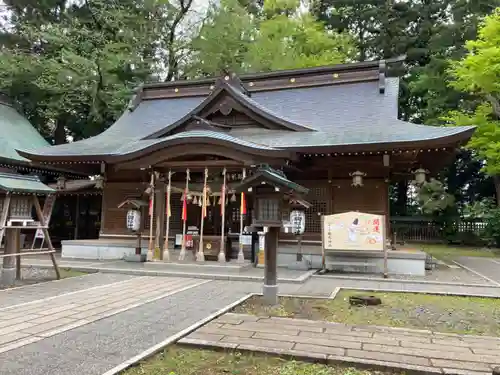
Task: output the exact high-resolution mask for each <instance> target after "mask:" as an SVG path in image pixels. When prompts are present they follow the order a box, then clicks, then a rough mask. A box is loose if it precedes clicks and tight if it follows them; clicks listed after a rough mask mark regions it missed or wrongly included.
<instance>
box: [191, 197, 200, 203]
mask: <svg viewBox="0 0 500 375" xmlns="http://www.w3.org/2000/svg"><path fill="white" fill-rule="evenodd" d="M200 200H201V198H200ZM193 204H198V198H196V195H195V196H194V198H193Z"/></svg>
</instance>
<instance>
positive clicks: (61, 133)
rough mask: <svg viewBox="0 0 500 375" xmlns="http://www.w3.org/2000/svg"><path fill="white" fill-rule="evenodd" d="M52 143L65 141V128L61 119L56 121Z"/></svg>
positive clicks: (59, 143) (57, 143) (58, 143)
mask: <svg viewBox="0 0 500 375" xmlns="http://www.w3.org/2000/svg"><path fill="white" fill-rule="evenodd" d="M54 143H55V144H56V145H61V144H63V143H66V129H65V126H64V123H63V122H62V121H56V129H55V130H54Z"/></svg>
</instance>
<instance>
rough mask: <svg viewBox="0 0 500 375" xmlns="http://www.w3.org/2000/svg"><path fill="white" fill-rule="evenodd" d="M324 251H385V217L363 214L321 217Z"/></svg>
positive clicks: (353, 213) (346, 213) (348, 213)
mask: <svg viewBox="0 0 500 375" xmlns="http://www.w3.org/2000/svg"><path fill="white" fill-rule="evenodd" d="M322 237H323V248H324V249H325V250H372V251H384V250H385V242H384V238H385V217H384V216H383V215H372V214H367V213H363V212H345V213H342V214H336V215H327V216H323V233H322Z"/></svg>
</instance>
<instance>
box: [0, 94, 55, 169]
mask: <svg viewBox="0 0 500 375" xmlns="http://www.w3.org/2000/svg"><path fill="white" fill-rule="evenodd" d="M0 134H2V136H1V137H0V158H1V159H3V160H5V161H13V162H16V161H18V162H28V161H29V160H28V159H26V158H24V157H22V156H20V155H19V154H18V153H17V151H16V150H19V149H22V150H35V149H39V148H43V147H47V146H49V143H48V142H47V141H46V140H45V139H44V138H43V137H42V136H41V135H40V133H38V132H37V131H36V129H35V128H34V127H33V125H31V123H30V122H29V121H28V120H27V119H26V118H25V117H24V116H22V115H21V114H20V113H19V112H17V111H16V110H15V109H14V108H13V107H12V106H11V104H10V101H9V100H8V99H7V98H6V97H5V96H4V95H2V94H0Z"/></svg>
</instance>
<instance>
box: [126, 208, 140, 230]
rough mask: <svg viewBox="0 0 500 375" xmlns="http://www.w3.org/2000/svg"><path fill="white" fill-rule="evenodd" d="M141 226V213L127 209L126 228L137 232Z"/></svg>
mask: <svg viewBox="0 0 500 375" xmlns="http://www.w3.org/2000/svg"><path fill="white" fill-rule="evenodd" d="M140 228H141V213H140V211H137V210H128V212H127V229H130V230H132V231H134V232H137V231H138V230H139V229H140Z"/></svg>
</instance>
